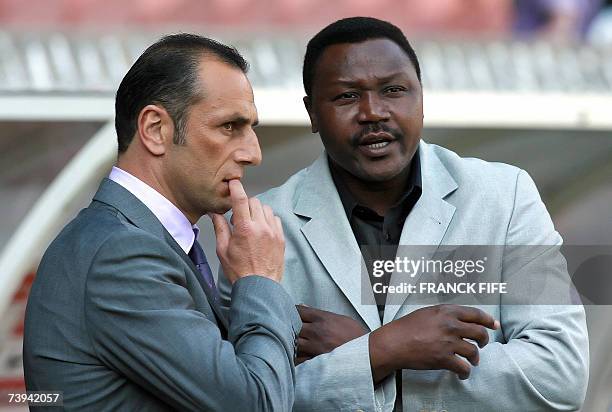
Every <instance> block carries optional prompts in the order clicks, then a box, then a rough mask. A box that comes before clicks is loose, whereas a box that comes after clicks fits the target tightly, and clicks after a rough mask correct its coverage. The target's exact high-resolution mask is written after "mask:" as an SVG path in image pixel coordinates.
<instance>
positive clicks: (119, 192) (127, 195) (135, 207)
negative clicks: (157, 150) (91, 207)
mask: <svg viewBox="0 0 612 412" xmlns="http://www.w3.org/2000/svg"><path fill="white" fill-rule="evenodd" d="M93 200H95V201H98V202H102V203H106V204H108V205H110V206H112V207H114V208H115V209H117V210H118V211H119V212H121V213H122V214H123V215H124V216H125V217H126V218H127V219H128V220H129V221H130V222H132V223H133V224H134V225H136V226H138V227H139V228H140V229H142V230H146V231H147V232H149V233H151V234H152V235H154V236H156V237H158V238H160V239H163V240H165V241H166V242H167V243H168V244H169V245H170V247H172V249H173V250H174V251H175V252H176V253H177V254H178V255H179V256H180V257H181V259H183V261H184V262H185V263H186V264H187V265H188V266H189V267H190V269H191V271H192V272H193V275H194V276H195V277H196V279H197V280H198V282H199V283H200V285H201V286H202V289H203V290H204V293H205V294H206V297H207V300H208V304H209V305H210V307H211V308H212V310H213V311H214V313H215V315H216V316H217V320H218V321H220V322H221V325H220V326H223V327H225V329H227V327H228V324H227V319H225V316H224V315H223V311H222V310H221V306H220V303H219V302H217V301H215V300H214V299H213V297H212V292H211V291H210V290H209V288H208V285H206V282H204V280H203V279H202V275H201V274H200V272H199V271H198V269H197V268H196V267H195V265H194V264H193V262H192V261H191V259H189V256H187V254H186V253H185V251H183V249H181V247H180V246H179V244H178V243H176V241H175V240H174V238H173V237H172V236H171V235H170V233H168V231H167V230H166V229H165V228H164V226H163V225H162V224H161V222H160V221H159V220H158V219H157V217H155V215H154V214H153V212H151V211H150V210H149V208H148V207H146V206H145V205H144V203H142V202H141V201H140V200H138V198H137V197H136V196H134V195H133V194H132V193H131V192H130V191H128V190H127V189H125V188H124V187H122V186H121V185H119V184H118V183H115V182H113V181H112V180H110V179H106V178H105V179H104V180H102V183H101V184H100V187H99V189H98V192H97V193H96V194H95V196H94V198H93Z"/></svg>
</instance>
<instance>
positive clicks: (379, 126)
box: [351, 123, 404, 146]
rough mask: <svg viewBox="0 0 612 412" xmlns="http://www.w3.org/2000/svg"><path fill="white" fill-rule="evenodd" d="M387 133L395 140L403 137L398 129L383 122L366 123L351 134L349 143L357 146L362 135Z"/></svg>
mask: <svg viewBox="0 0 612 412" xmlns="http://www.w3.org/2000/svg"><path fill="white" fill-rule="evenodd" d="M382 132H385V133H388V134H390V135H391V136H393V137H394V138H395V139H396V140H401V139H403V137H404V134H403V133H402V132H401V131H399V130H398V129H395V128H392V127H389V126H388V125H386V124H384V123H368V124H366V125H365V126H363V127H362V128H361V130H360V131H358V132H357V133H355V134H354V135H353V136H351V144H352V145H353V146H359V142H360V141H361V139H363V137H364V136H366V135H368V134H370V133H382Z"/></svg>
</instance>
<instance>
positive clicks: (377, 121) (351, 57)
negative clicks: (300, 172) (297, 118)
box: [304, 39, 423, 184]
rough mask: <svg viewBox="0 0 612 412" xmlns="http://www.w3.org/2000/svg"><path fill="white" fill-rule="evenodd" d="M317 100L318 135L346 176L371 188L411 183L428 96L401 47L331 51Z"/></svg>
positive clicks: (348, 46) (369, 45)
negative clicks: (404, 181)
mask: <svg viewBox="0 0 612 412" xmlns="http://www.w3.org/2000/svg"><path fill="white" fill-rule="evenodd" d="M311 94H312V96H311V97H310V98H308V97H306V98H305V99H304V102H305V104H306V108H307V110H308V113H309V115H310V119H311V124H312V131H313V132H315V133H316V132H319V134H320V136H321V140H322V141H323V145H324V146H325V149H326V151H327V154H328V155H329V157H330V158H331V161H332V162H333V164H335V165H336V166H338V167H339V168H340V169H341V171H344V172H346V173H342V175H344V176H347V177H348V178H350V179H353V180H357V181H358V182H361V183H365V184H369V183H380V182H389V181H392V180H394V179H398V178H400V179H404V178H406V177H407V174H408V171H409V170H410V169H409V167H408V166H409V165H410V161H411V160H412V157H413V155H414V153H415V151H416V149H417V145H418V142H419V139H420V135H421V129H422V128H423V93H422V89H421V85H420V82H419V80H418V78H417V75H416V71H415V70H414V66H413V65H412V63H411V62H410V59H409V58H408V56H407V55H406V53H405V52H404V51H403V50H402V49H401V48H400V47H399V46H398V45H397V44H396V43H395V42H393V41H391V40H389V39H374V40H367V41H364V42H361V43H342V44H335V45H331V46H329V47H327V48H326V49H325V51H324V52H323V53H322V55H321V56H320V58H319V60H318V61H317V63H316V69H315V77H314V79H313V84H312V93H311Z"/></svg>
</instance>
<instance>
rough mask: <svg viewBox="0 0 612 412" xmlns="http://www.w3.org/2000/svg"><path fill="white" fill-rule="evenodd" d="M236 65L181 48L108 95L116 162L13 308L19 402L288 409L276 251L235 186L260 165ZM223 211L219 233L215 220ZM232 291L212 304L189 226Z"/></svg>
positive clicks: (241, 67) (279, 244)
mask: <svg viewBox="0 0 612 412" xmlns="http://www.w3.org/2000/svg"><path fill="white" fill-rule="evenodd" d="M246 71H247V63H246V61H245V60H244V59H243V58H242V56H240V54H238V52H237V51H236V50H235V49H233V48H230V47H228V46H225V45H223V44H220V43H218V42H215V41H213V40H210V39H207V38H203V37H200V36H196V35H190V34H178V35H172V36H167V37H165V38H163V39H161V40H160V41H158V42H157V43H155V44H153V45H152V46H151V47H149V48H148V49H147V50H146V51H145V52H144V53H143V54H142V56H140V58H139V59H138V60H137V61H136V63H135V64H134V65H133V66H132V68H131V69H130V70H129V71H128V73H127V74H126V76H125V77H124V79H123V81H122V82H121V85H120V86H119V89H118V91H117V97H116V129H117V136H118V143H119V156H118V161H117V165H116V167H114V168H113V170H112V171H111V173H110V176H109V178H108V179H104V180H103V181H102V183H101V184H100V187H99V189H98V192H97V193H96V195H95V196H94V198H93V201H92V203H91V204H90V205H89V207H88V208H86V209H84V210H83V211H81V213H80V214H79V215H78V216H77V217H76V218H75V219H74V220H73V221H72V222H70V223H69V224H68V225H67V226H66V227H65V228H64V229H63V230H62V232H61V233H60V234H59V236H58V237H57V238H56V239H55V240H54V241H53V243H52V244H51V245H50V246H49V248H48V250H47V252H46V253H45V255H44V257H43V259H42V262H41V264H40V267H39V270H38V273H37V277H36V280H35V282H34V285H33V287H32V290H31V294H30V298H29V301H28V306H27V312H26V319H25V336H24V348H23V349H24V350H23V354H24V370H25V378H26V386H27V388H28V390H40V391H53V392H62V393H63V407H64V408H65V409H69V410H82V411H96V410H109V411H116V410H125V411H135V410H142V411H157V410H159V411H161V410H210V411H236V410H243V411H252V410H267V411H271V410H275V411H280V410H289V409H290V408H291V405H292V404H293V397H294V384H295V376H294V375H295V371H294V366H293V363H294V352H295V341H296V334H297V333H299V330H300V327H301V321H300V318H299V315H298V313H297V311H296V309H295V306H294V305H293V301H292V299H291V298H290V297H289V295H287V293H286V292H285V291H284V290H283V288H282V287H281V286H280V284H279V282H280V280H281V278H282V274H283V251H284V238H283V231H282V226H281V223H280V220H279V219H278V217H276V216H274V214H273V213H272V210H271V209H270V208H269V207H268V206H264V205H262V204H261V203H260V202H259V200H257V199H249V198H247V196H246V194H245V192H244V189H243V188H242V185H241V184H240V179H241V178H242V176H243V173H244V167H245V166H249V165H257V164H259V163H260V161H261V151H260V148H259V144H258V141H257V137H256V135H255V133H254V131H253V127H254V126H255V125H256V124H257V110H256V108H255V105H254V101H253V91H252V88H251V85H250V83H249V81H248V79H247V77H246V75H245V73H246ZM230 207H231V208H232V209H233V211H234V220H233V228H230V226H229V224H228V222H227V221H226V220H225V218H224V217H223V216H222V213H225V212H226V211H227V210H228V209H229V208H230ZM207 213H208V214H210V215H211V217H212V219H213V223H214V226H215V233H216V236H217V254H218V255H219V258H220V261H221V262H222V265H223V268H224V272H225V275H226V276H227V279H228V281H229V282H230V283H232V284H233V287H234V288H233V292H232V304H231V308H230V310H229V318H225V316H224V314H223V313H222V311H221V309H220V306H219V297H218V290H217V288H216V285H215V282H214V279H213V277H212V273H211V271H210V267H209V265H208V263H207V261H206V257H205V255H204V252H203V250H202V248H201V246H200V244H199V243H198V241H197V235H198V228H197V226H196V222H197V221H198V219H199V218H200V217H201V216H202V215H204V214H207Z"/></svg>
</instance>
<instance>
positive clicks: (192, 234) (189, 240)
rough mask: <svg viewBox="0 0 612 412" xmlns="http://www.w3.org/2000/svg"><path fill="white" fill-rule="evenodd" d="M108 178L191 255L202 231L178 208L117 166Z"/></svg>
mask: <svg viewBox="0 0 612 412" xmlns="http://www.w3.org/2000/svg"><path fill="white" fill-rule="evenodd" d="M108 178H109V179H110V180H112V181H113V182H115V183H118V184H120V185H121V186H123V187H124V188H125V189H126V190H128V191H129V192H130V193H132V194H133V195H134V196H136V197H137V198H138V199H139V200H140V201H141V202H142V203H144V205H145V206H146V207H148V208H149V210H150V211H151V212H153V214H154V215H155V217H157V219H158V220H159V221H160V222H161V224H162V225H163V226H164V228H166V230H167V231H168V233H170V235H171V236H172V237H173V238H174V240H175V241H176V243H178V245H179V246H180V247H181V249H183V250H184V251H185V253H189V250H190V249H191V246H192V245H193V242H194V241H195V239H196V236H197V234H198V233H199V231H200V229H199V228H198V227H197V226H196V225H192V224H191V223H190V222H189V220H188V219H187V217H185V215H184V214H183V212H181V211H180V210H179V208H178V207H176V206H175V205H174V204H173V203H172V202H171V201H169V200H168V199H166V198H165V197H164V196H163V195H162V194H161V193H159V192H158V191H157V190H155V189H153V188H152V187H151V186H149V185H148V184H146V183H145V182H143V181H142V180H140V179H138V178H137V177H135V176H133V175H131V174H129V173H128V172H126V171H125V170H122V169H119V168H118V167H116V166H113V169H112V170H111V172H110V175H109V176H108Z"/></svg>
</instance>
